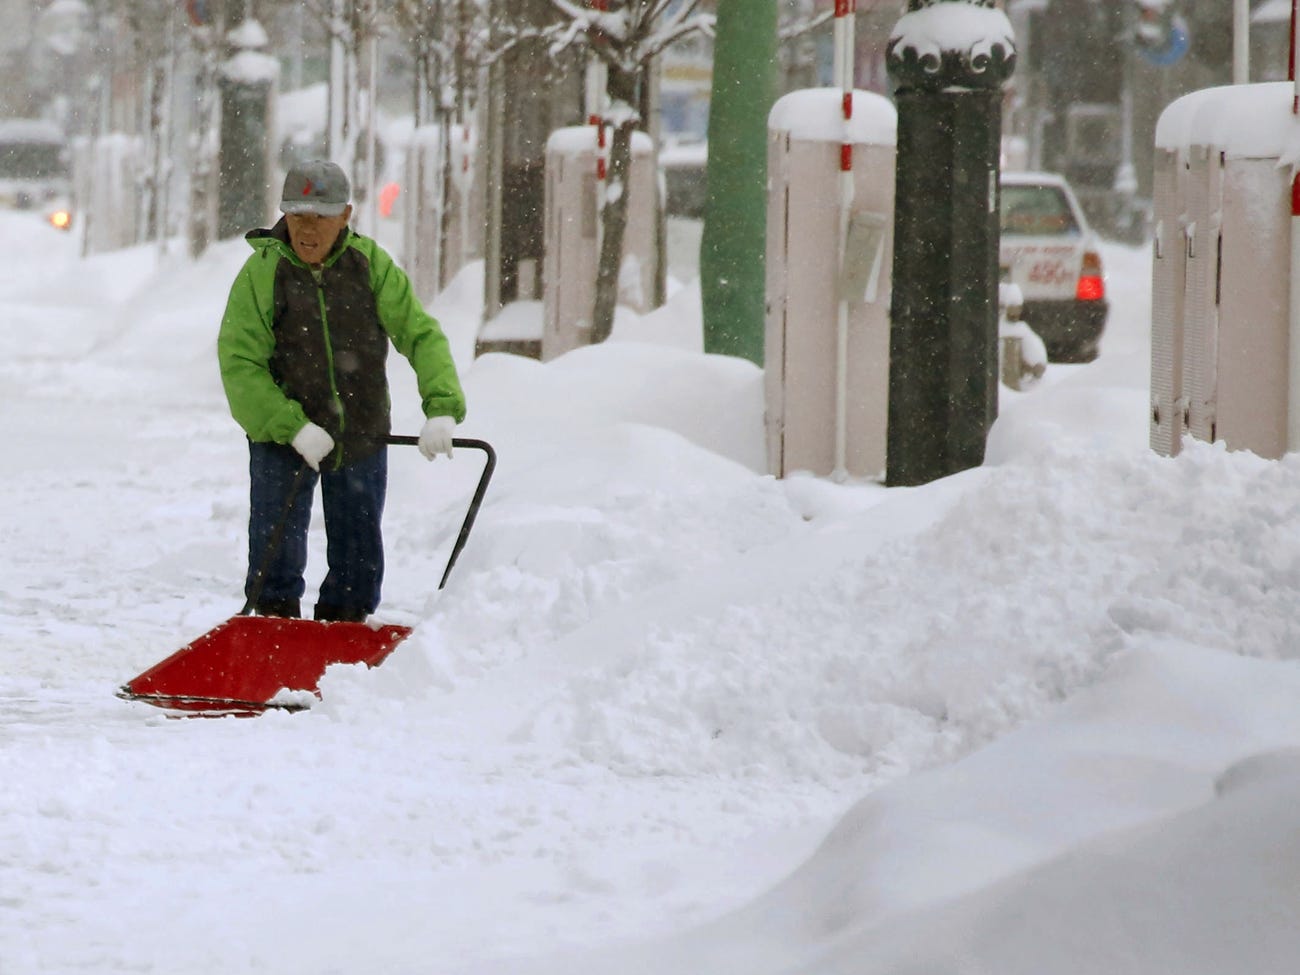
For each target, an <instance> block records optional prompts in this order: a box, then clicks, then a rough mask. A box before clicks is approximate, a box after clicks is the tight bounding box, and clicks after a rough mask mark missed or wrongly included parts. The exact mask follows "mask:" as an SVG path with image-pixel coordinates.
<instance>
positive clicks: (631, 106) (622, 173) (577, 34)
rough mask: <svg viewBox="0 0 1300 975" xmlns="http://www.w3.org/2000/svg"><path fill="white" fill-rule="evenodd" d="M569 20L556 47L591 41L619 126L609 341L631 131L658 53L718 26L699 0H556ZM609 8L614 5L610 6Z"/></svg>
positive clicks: (605, 289) (604, 283)
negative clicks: (588, 2)
mask: <svg viewBox="0 0 1300 975" xmlns="http://www.w3.org/2000/svg"><path fill="white" fill-rule="evenodd" d="M549 2H550V4H551V6H552V7H554V8H555V10H556V12H557V13H559V14H561V15H562V17H563V22H562V23H561V24H559V25H557V26H556V27H555V28H554V29H553V31H552V37H553V45H554V46H555V47H556V48H563V47H567V46H569V45H571V44H575V43H583V44H585V45H586V46H587V49H588V56H589V57H597V58H599V59H600V60H601V61H602V62H604V64H605V65H606V67H607V68H608V82H607V93H608V98H609V111H608V113H607V116H606V121H608V123H609V124H610V125H611V127H612V129H613V138H612V139H611V142H610V150H609V175H608V192H607V193H606V196H605V205H604V209H603V211H602V213H601V232H602V233H601V242H600V260H599V264H598V266H597V270H596V298H595V307H594V308H593V310H592V328H591V340H592V341H593V342H603V341H604V340H605V339H607V338H608V337H609V334H610V332H611V331H612V330H613V326H614V309H615V306H616V304H617V302H618V277H619V270H620V266H621V264H622V255H623V235H624V231H625V230H626V228H627V213H628V209H627V208H628V196H629V194H628V186H629V180H628V175H629V173H630V171H631V168H632V133H633V131H634V130H636V129H637V128H640V127H642V125H643V124H644V119H642V117H641V112H640V105H641V104H642V93H643V90H644V87H645V85H646V84H647V83H648V78H649V69H650V66H651V64H652V63H653V61H654V59H655V58H656V57H658V56H659V55H660V54H661V53H663V51H664V50H665V49H666V48H667V47H669V46H670V45H671V44H673V43H675V42H677V41H679V40H681V39H682V38H684V37H687V36H689V35H691V34H693V33H695V32H697V31H703V32H708V31H710V30H711V29H712V26H713V17H712V15H710V14H704V13H699V12H698V10H699V7H700V0H622V2H619V0H613V2H610V3H606V2H605V0H594V3H593V6H590V7H587V6H583V5H582V4H581V3H580V2H578V0H549ZM606 7H609V8H611V9H604V8H606Z"/></svg>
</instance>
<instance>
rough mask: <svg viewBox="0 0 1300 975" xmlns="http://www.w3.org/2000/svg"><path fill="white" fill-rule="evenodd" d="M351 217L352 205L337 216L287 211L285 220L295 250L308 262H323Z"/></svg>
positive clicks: (290, 241)
mask: <svg viewBox="0 0 1300 975" xmlns="http://www.w3.org/2000/svg"><path fill="white" fill-rule="evenodd" d="M351 217H352V207H350V206H349V207H348V208H347V209H346V210H344V211H343V212H342V213H340V214H339V215H338V216H337V217H322V216H321V215H320V214H318V213H286V214H285V215H284V222H285V223H286V224H288V226H289V243H290V244H292V245H293V252H294V253H295V254H297V255H298V256H299V257H300V258H302V259H303V260H304V261H305V262H306V263H308V264H319V263H321V262H322V261H323V260H325V255H327V254H328V253H329V252H330V248H331V247H333V246H334V241H336V240H338V236H339V234H340V233H341V232H342V230H343V228H344V227H346V226H347V225H348V220H349V219H351Z"/></svg>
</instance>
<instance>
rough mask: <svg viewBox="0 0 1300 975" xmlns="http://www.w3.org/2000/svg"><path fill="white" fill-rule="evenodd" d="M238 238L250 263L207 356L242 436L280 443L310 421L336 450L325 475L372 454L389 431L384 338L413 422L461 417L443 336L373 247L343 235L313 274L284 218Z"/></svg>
mask: <svg viewBox="0 0 1300 975" xmlns="http://www.w3.org/2000/svg"><path fill="white" fill-rule="evenodd" d="M247 240H248V242H249V244H251V245H252V248H253V255H252V256H251V257H250V258H249V259H248V260H247V261H246V262H245V263H244V266H243V268H242V269H241V270H240V272H239V275H238V276H237V277H236V278H235V282H234V284H233V285H232V286H231V289H230V298H229V300H228V302H227V304H226V312H225V315H224V316H223V317H222V320H221V331H220V333H219V335H218V337H217V358H218V361H219V362H220V365H221V381H222V385H223V386H224V387H225V390H226V399H227V400H228V401H229V403H230V412H231V414H232V415H233V416H234V418H235V420H236V421H237V422H238V423H239V425H240V426H241V427H243V428H244V431H245V432H246V433H247V434H248V436H249V438H250V439H252V440H255V441H259V442H272V443H289V442H290V441H292V440H293V438H294V436H295V435H297V433H298V431H299V430H301V429H302V428H303V427H304V426H305V425H306V424H307V422H308V421H309V420H310V421H311V422H313V423H315V424H317V425H319V426H321V427H324V428H325V429H326V430H328V431H329V433H330V435H331V436H332V437H333V438H334V440H335V443H336V444H337V445H338V446H337V447H336V449H335V451H334V454H333V455H332V457H331V458H330V459H329V460H328V461H327V463H328V464H329V465H330V466H332V467H336V468H337V467H340V466H343V465H345V464H349V463H351V462H353V461H355V460H360V459H362V458H364V457H367V456H369V455H371V454H373V453H375V452H376V451H377V450H379V448H380V447H381V446H382V444H383V439H384V437H386V436H387V435H388V434H389V433H390V431H391V415H390V404H389V394H388V377H387V373H386V370H385V360H386V358H387V355H388V345H389V342H390V341H391V342H392V344H393V345H394V346H395V347H396V348H397V350H398V351H399V352H400V353H402V355H404V356H406V358H407V359H408V360H409V361H410V363H411V366H412V368H413V369H414V370H415V376H416V381H417V383H418V387H419V392H420V397H421V400H422V403H423V407H424V415H425V416H450V417H452V418H453V419H454V420H455V421H456V422H457V423H460V422H461V421H462V420H463V419H464V418H465V394H464V392H463V391H462V390H461V385H460V379H459V377H458V376H457V374H456V366H455V363H454V362H453V361H452V358H451V349H450V347H449V346H448V343H447V337H446V336H445V335H444V334H443V333H442V329H441V328H439V326H438V323H437V322H436V321H435V320H434V319H433V318H431V317H430V316H429V315H428V314H427V313H426V312H425V310H424V309H423V307H421V305H420V302H419V301H418V300H417V299H416V297H415V294H414V292H413V291H412V290H411V283H410V281H409V279H408V278H407V277H406V274H405V273H403V271H402V269H401V268H399V267H398V266H397V265H396V264H395V263H394V262H393V259H392V258H391V257H390V256H389V255H388V253H387V252H386V251H384V249H383V248H382V247H380V246H379V245H378V244H377V243H375V242H374V241H373V240H371V239H370V238H368V237H363V236H361V235H360V234H357V233H354V232H353V231H352V230H351V229H350V228H345V229H344V231H343V232H342V233H341V234H340V235H339V240H338V242H337V243H336V244H335V246H334V248H333V250H331V251H330V254H329V256H328V257H327V258H326V259H325V261H324V263H323V264H322V265H321V266H320V267H319V268H316V269H313V268H311V267H309V266H308V265H307V264H304V263H303V261H302V260H301V259H300V258H299V257H298V256H297V255H296V254H294V252H293V248H292V246H290V244H289V236H288V229H287V227H286V226H285V222H284V220H280V221H279V222H278V223H277V224H276V225H275V226H274V227H273V228H271V229H270V230H254V231H251V232H250V233H249V234H248V235H247Z"/></svg>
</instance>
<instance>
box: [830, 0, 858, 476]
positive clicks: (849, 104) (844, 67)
mask: <svg viewBox="0 0 1300 975" xmlns="http://www.w3.org/2000/svg"><path fill="white" fill-rule="evenodd" d="M856 13H857V0H835V58H834V72H835V83H836V85H838V86H839V89H840V108H841V112H842V114H843V124H844V133H843V138H842V139H841V142H840V172H839V211H840V212H839V218H840V219H839V255H838V256H839V277H840V287H839V289H838V290H839V305H838V307H837V309H836V316H835V317H836V335H835V464H834V468H833V470H832V471H831V477H832V478H833V479H834V480H836V481H844V480H845V479H847V477H848V462H847V455H848V430H847V427H848V386H849V295H848V293H847V291H846V290H845V285H844V282H845V277H846V270H847V268H846V262H847V257H848V241H849V216H850V214H851V213H852V211H853V142H852V140H851V139H850V138H849V125H850V123H851V121H852V119H853V81H854V79H853V74H854V72H853V67H854V46H855V36H854V27H855V15H856Z"/></svg>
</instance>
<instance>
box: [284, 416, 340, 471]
mask: <svg viewBox="0 0 1300 975" xmlns="http://www.w3.org/2000/svg"><path fill="white" fill-rule="evenodd" d="M291 446H292V447H293V449H294V450H296V451H298V453H300V454H302V459H303V460H305V461H306V462H307V464H308V466H309V467H311V469H312V470H314V471H318V470H320V462H321V461H323V460H324V459H325V458H326V457H328V456H329V455H330V451H332V450H333V449H334V438H333V437H331V436H330V435H329V431H327V430H325V429H324V428H323V427H318V426H316V424H314V423H312V422H311V421H310V420H309V421H308V422H307V425H306V426H305V427H303V428H302V429H301V430H299V431H298V432H297V433H296V434H295V435H294V438H293V441H292V443H291Z"/></svg>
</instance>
